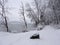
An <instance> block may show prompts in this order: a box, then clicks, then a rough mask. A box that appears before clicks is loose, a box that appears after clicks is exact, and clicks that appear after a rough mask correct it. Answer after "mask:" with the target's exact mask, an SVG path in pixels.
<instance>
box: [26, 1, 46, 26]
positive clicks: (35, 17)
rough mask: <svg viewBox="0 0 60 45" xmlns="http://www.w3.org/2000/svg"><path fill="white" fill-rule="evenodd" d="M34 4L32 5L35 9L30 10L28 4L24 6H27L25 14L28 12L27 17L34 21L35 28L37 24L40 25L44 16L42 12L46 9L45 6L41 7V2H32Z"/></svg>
mask: <svg viewBox="0 0 60 45" xmlns="http://www.w3.org/2000/svg"><path fill="white" fill-rule="evenodd" d="M34 3H35V5H34V7H35V9H33V8H31V6H30V5H29V4H28V3H27V4H26V5H27V6H26V8H27V12H29V17H32V20H34V22H35V25H36V26H37V25H38V24H39V23H42V21H41V20H42V18H43V16H44V11H45V9H46V6H45V5H44V6H42V4H41V0H34ZM41 6H42V8H41ZM34 10H35V11H34ZM36 10H37V11H36ZM30 15H31V16H30Z"/></svg>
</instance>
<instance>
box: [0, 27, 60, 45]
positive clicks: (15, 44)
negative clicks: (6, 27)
mask: <svg viewBox="0 0 60 45" xmlns="http://www.w3.org/2000/svg"><path fill="white" fill-rule="evenodd" d="M35 33H39V35H40V39H34V40H33V39H30V37H31V36H32V35H33V34H35ZM0 45H60V30H56V29H54V28H52V27H51V26H46V27H45V28H44V29H43V30H41V31H37V30H36V31H30V32H26V33H15V34H14V33H5V32H0Z"/></svg>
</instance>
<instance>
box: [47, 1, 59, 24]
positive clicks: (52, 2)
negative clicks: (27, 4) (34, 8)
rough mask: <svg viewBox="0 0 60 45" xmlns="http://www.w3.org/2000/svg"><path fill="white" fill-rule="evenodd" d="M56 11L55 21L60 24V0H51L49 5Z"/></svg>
mask: <svg viewBox="0 0 60 45" xmlns="http://www.w3.org/2000/svg"><path fill="white" fill-rule="evenodd" d="M48 6H49V7H50V8H51V9H52V10H53V13H54V21H55V22H56V24H59V17H60V0H49V5H48Z"/></svg>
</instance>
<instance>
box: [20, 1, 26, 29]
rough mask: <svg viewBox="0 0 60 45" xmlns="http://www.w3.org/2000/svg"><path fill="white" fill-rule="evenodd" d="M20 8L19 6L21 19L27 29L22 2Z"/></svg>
mask: <svg viewBox="0 0 60 45" xmlns="http://www.w3.org/2000/svg"><path fill="white" fill-rule="evenodd" d="M21 5H22V6H21V8H20V15H22V16H23V20H24V23H25V28H26V29H27V22H26V18H25V8H24V5H23V2H21Z"/></svg>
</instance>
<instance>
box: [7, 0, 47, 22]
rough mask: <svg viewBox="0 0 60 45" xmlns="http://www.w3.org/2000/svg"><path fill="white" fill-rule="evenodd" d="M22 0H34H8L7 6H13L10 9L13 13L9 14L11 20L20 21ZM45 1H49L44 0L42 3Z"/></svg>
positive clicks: (24, 0)
mask: <svg viewBox="0 0 60 45" xmlns="http://www.w3.org/2000/svg"><path fill="white" fill-rule="evenodd" d="M21 1H22V2H23V3H24V4H25V3H26V2H29V3H31V2H32V1H33V0H8V3H7V6H8V7H10V8H11V9H10V11H9V12H10V13H11V14H8V16H9V18H10V21H19V18H20V17H19V14H18V13H19V8H20V2H21ZM44 1H45V2H47V0H42V4H43V2H44ZM27 20H28V18H27Z"/></svg>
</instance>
